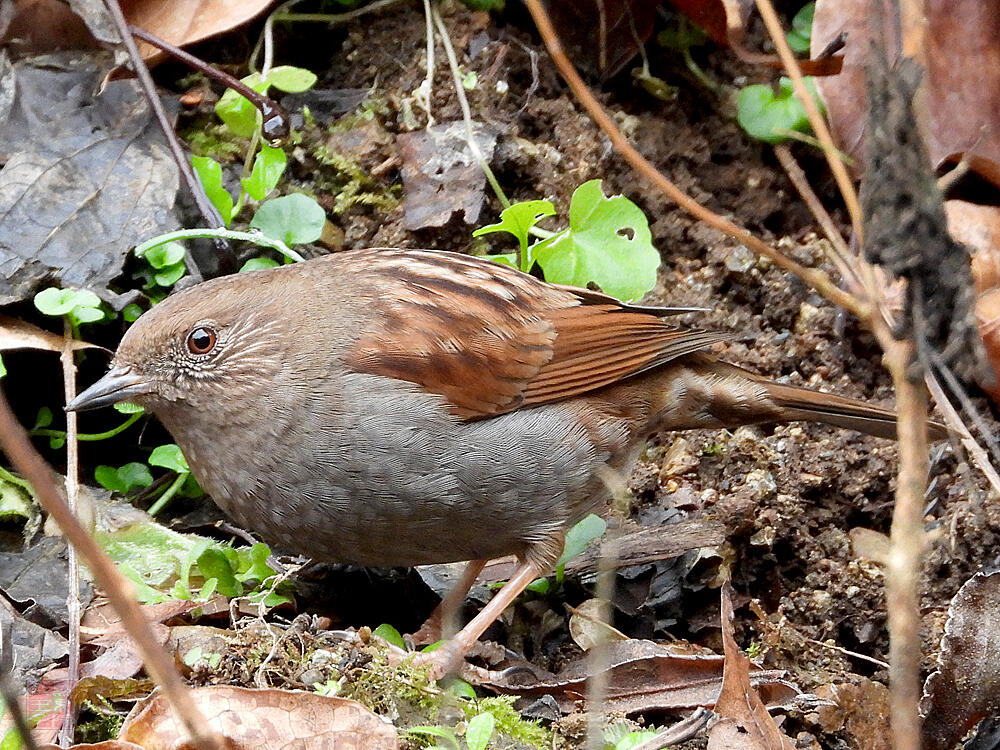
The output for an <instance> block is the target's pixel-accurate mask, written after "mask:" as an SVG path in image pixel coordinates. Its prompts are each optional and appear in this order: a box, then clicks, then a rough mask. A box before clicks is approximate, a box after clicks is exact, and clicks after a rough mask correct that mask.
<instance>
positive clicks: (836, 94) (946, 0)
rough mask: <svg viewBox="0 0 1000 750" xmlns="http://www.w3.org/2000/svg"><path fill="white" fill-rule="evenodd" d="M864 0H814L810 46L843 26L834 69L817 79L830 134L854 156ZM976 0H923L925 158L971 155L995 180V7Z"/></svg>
mask: <svg viewBox="0 0 1000 750" xmlns="http://www.w3.org/2000/svg"><path fill="white" fill-rule="evenodd" d="M870 7H871V3H870V2H869V0H818V2H817V3H816V13H815V18H814V21H813V32H812V51H813V53H814V54H815V53H816V52H817V51H818V50H821V49H823V48H824V47H825V46H826V45H827V44H828V43H829V42H830V41H831V40H832V39H834V38H835V37H836V36H838V35H839V34H841V33H843V32H846V33H847V39H848V41H847V46H846V48H845V51H844V67H843V70H842V71H841V73H840V74H839V75H836V76H831V77H828V78H820V79H818V80H817V82H816V83H817V86H818V88H819V91H820V94H821V95H822V96H823V100H824V102H825V103H826V108H827V112H828V114H829V120H830V127H831V130H832V131H833V134H834V138H835V139H836V140H837V142H838V143H839V145H840V146H841V148H842V149H844V150H845V151H847V153H848V154H850V155H851V156H852V157H853V158H854V159H855V161H856V162H857V163H861V162H860V157H861V156H862V154H863V142H864V127H865V117H864V114H865V112H866V99H867V97H866V95H865V84H864V64H865V60H866V59H867V56H868V51H869V43H868V40H869V39H870V38H871V29H870V27H869V23H870V22H871V20H872V14H871V11H870ZM995 11H996V8H995V7H994V6H992V5H991V4H990V3H983V2H981V0H929V2H928V3H927V4H926V15H927V25H926V28H927V50H926V51H927V67H928V70H927V72H926V74H925V76H926V77H925V83H926V85H927V91H926V96H925V97H924V100H925V101H926V102H927V107H928V110H929V115H930V123H929V132H928V135H929V143H928V144H927V147H928V150H929V152H930V157H931V163H932V164H933V165H934V166H935V167H938V166H940V165H941V164H943V163H947V162H957V161H958V160H959V159H961V158H962V156H964V155H966V154H969V155H970V156H971V168H972V169H973V170H974V171H976V172H978V173H979V174H981V175H982V176H983V177H985V178H986V179H987V180H989V181H991V182H992V183H993V184H995V185H1000V128H998V126H997V112H998V111H1000V14H998V13H996V12H995Z"/></svg>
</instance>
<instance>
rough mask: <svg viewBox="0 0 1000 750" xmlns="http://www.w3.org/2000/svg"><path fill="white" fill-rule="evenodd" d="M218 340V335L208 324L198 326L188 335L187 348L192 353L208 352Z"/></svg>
mask: <svg viewBox="0 0 1000 750" xmlns="http://www.w3.org/2000/svg"><path fill="white" fill-rule="evenodd" d="M217 342H218V336H217V335H216V333H215V331H214V330H213V329H212V328H209V327H208V326H197V327H196V328H194V329H192V331H191V333H189V334H188V335H187V348H188V351H189V352H191V353H192V354H208V353H209V352H210V351H212V350H213V349H214V348H215V344H216V343H217Z"/></svg>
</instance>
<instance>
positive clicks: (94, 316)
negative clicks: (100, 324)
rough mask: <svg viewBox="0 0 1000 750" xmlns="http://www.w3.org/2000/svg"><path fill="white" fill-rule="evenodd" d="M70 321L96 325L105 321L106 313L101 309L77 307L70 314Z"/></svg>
mask: <svg viewBox="0 0 1000 750" xmlns="http://www.w3.org/2000/svg"><path fill="white" fill-rule="evenodd" d="M69 319H70V320H71V321H72V322H74V323H76V324H78V325H79V324H80V323H96V322H97V321H99V320H104V311H103V310H101V309H100V308H99V307H82V306H80V305H77V306H76V307H74V308H73V309H72V310H70V312H69Z"/></svg>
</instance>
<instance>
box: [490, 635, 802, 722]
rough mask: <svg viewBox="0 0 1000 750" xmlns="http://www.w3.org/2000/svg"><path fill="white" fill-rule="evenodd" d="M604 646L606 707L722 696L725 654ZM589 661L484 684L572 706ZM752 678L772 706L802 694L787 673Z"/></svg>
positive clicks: (673, 706) (662, 707) (636, 708)
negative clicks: (557, 670) (552, 671)
mask: <svg viewBox="0 0 1000 750" xmlns="http://www.w3.org/2000/svg"><path fill="white" fill-rule="evenodd" d="M606 648H607V650H608V654H607V657H606V658H607V660H608V665H609V667H608V671H607V683H608V686H607V693H606V697H605V708H606V710H608V711H620V712H622V713H625V714H636V713H640V712H644V711H670V710H684V709H691V708H697V707H699V706H704V707H708V706H713V705H715V703H716V701H717V700H718V698H719V692H720V690H721V688H722V681H723V664H724V658H723V657H722V656H719V655H717V654H713V653H711V652H709V651H705V650H703V649H698V648H697V647H694V646H690V645H687V644H683V643H673V644H670V645H663V644H659V643H655V642H653V641H644V640H638V639H631V640H627V641H612V642H610V643H608V644H607V646H606ZM590 664H591V660H590V659H589V658H588V657H587V656H586V655H584V656H582V657H581V658H580V659H578V660H577V661H575V662H572V663H571V664H569V665H568V666H567V667H566V668H565V669H564V670H563V671H562V672H561V673H560V674H559V675H558V676H557V675H551V674H548V673H546V674H540V673H537V672H536V674H535V676H534V677H533V678H532V679H530V680H525V679H524V675H525V674H526V673H527V670H518V671H517V672H516V673H514V674H512V676H511V681H501V682H491V683H488V684H487V685H486V686H487V687H492V688H494V689H496V690H499V691H502V692H507V693H514V694H520V695H552V696H555V697H556V698H557V700H559V699H561V698H565V699H566V700H561V701H560V706H561V707H563V706H567V707H568V706H570V704H571V703H572V701H573V700H576V699H579V698H581V697H583V696H584V695H585V694H586V692H587V680H588V679H589V678H590V677H591V674H590V671H589V670H590ZM501 674H502V673H501ZM515 680H517V681H516V682H515ZM751 681H752V684H753V685H754V686H755V688H756V689H757V690H760V691H761V693H763V694H764V695H765V696H766V700H767V702H768V703H769V704H772V705H780V704H783V703H787V702H788V701H789V700H791V699H793V698H794V697H796V696H797V695H799V691H798V689H797V688H796V687H795V686H794V685H792V684H791V683H790V682H788V681H787V680H785V679H784V673H780V672H774V671H755V672H754V673H753V676H752V677H751Z"/></svg>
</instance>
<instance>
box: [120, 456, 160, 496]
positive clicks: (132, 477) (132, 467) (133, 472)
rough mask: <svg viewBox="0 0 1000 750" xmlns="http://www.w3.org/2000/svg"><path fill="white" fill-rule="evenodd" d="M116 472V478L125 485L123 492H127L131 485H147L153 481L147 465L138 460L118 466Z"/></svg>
mask: <svg viewBox="0 0 1000 750" xmlns="http://www.w3.org/2000/svg"><path fill="white" fill-rule="evenodd" d="M117 473H118V478H119V479H120V480H121V482H122V484H123V485H125V489H124V490H123V492H128V491H129V490H131V489H132V488H133V487H149V485H151V484H152V483H153V475H152V474H150V473H149V467H148V466H146V464H141V463H139V462H138V461H132V462H130V463H127V464H125V465H124V466H119V467H118V472H117Z"/></svg>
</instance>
